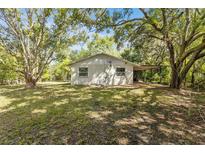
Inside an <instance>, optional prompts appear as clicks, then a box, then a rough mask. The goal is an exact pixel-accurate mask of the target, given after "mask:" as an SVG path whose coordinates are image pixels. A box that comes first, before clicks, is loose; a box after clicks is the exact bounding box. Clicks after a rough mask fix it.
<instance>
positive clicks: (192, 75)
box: [191, 65, 196, 88]
mask: <svg viewBox="0 0 205 154" xmlns="http://www.w3.org/2000/svg"><path fill="white" fill-rule="evenodd" d="M195 71H196V69H195V65H193V70H192V73H191V86H192V87H193V88H194V87H195Z"/></svg>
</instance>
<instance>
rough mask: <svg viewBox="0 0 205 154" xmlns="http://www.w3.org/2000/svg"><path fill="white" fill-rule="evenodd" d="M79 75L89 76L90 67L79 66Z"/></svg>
mask: <svg viewBox="0 0 205 154" xmlns="http://www.w3.org/2000/svg"><path fill="white" fill-rule="evenodd" d="M79 76H80V77H88V68H87V67H80V68H79Z"/></svg>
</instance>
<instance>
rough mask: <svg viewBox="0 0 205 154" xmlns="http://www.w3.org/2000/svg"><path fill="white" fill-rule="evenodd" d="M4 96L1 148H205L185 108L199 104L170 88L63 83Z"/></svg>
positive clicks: (199, 124)
mask: <svg viewBox="0 0 205 154" xmlns="http://www.w3.org/2000/svg"><path fill="white" fill-rule="evenodd" d="M1 95H2V96H3V97H5V98H6V99H8V100H9V102H10V104H9V103H8V104H6V105H5V106H3V107H0V111H4V112H1V113H0V119H1V120H0V121H1V124H0V143H1V144H205V140H204V138H205V136H204V132H203V130H204V128H205V127H204V122H203V120H202V119H201V118H200V115H198V113H197V112H196V113H195V112H193V113H191V114H190V113H189V106H186V105H185V104H186V103H189V104H197V102H195V101H193V100H191V99H190V98H189V97H187V96H186V95H181V94H180V93H179V92H177V91H172V90H170V89H168V88H164V89H163V88H158V87H157V88H146V87H145V88H143V87H142V88H137V89H136V88H133V87H132V88H117V87H116V88H103V87H101V88H98V87H87V86H70V85H67V84H59V85H46V86H44V87H39V88H37V89H33V90H32V89H21V87H18V88H17V89H16V90H15V88H14V89H12V91H9V90H8V91H3V92H2V93H1ZM201 106H202V107H204V104H201ZM193 107H194V108H196V107H197V105H196V106H193ZM193 111H194V110H193Z"/></svg>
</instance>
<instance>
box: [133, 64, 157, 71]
mask: <svg viewBox="0 0 205 154" xmlns="http://www.w3.org/2000/svg"><path fill="white" fill-rule="evenodd" d="M159 68H160V66H156V65H139V66H134V67H133V70H135V71H143V70H152V69H154V70H156V69H159Z"/></svg>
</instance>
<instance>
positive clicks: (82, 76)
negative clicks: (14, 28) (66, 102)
mask: <svg viewBox="0 0 205 154" xmlns="http://www.w3.org/2000/svg"><path fill="white" fill-rule="evenodd" d="M81 68H86V69H87V72H80V69H81ZM80 73H86V74H87V75H86V76H84V75H80ZM78 76H79V77H81V78H87V77H88V67H79V68H78Z"/></svg>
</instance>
